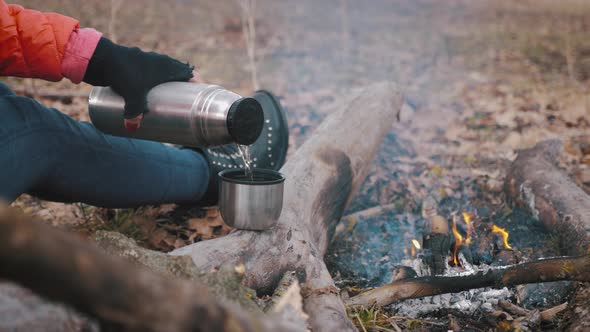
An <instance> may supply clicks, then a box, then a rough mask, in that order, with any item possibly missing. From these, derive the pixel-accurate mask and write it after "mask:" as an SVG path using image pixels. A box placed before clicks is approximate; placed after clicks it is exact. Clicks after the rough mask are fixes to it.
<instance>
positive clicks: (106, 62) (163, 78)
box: [83, 37, 193, 119]
mask: <svg viewBox="0 0 590 332" xmlns="http://www.w3.org/2000/svg"><path fill="white" fill-rule="evenodd" d="M192 71H193V67H191V66H190V65H188V64H185V63H182V62H180V61H178V60H175V59H173V58H171V57H169V56H167V55H163V54H159V53H155V52H144V51H142V50H140V49H139V48H137V47H133V48H130V47H125V46H121V45H117V44H115V43H113V42H112V41H110V40H109V39H107V38H104V37H101V39H100V41H99V42H98V45H97V46H96V50H95V51H94V54H93V55H92V57H91V58H90V61H89V63H88V68H87V69H86V73H85V75H84V79H83V81H84V82H86V83H88V84H91V85H95V86H110V87H111V88H112V89H113V90H114V91H115V92H116V93H118V94H119V95H121V96H122V97H123V98H124V99H125V111H124V113H123V116H124V117H125V118H126V119H131V118H134V117H136V116H138V115H140V114H142V113H147V112H148V109H147V93H148V91H149V90H150V89H151V88H153V87H154V86H156V85H158V84H161V83H165V82H171V81H188V80H189V79H191V78H192V77H193V74H192Z"/></svg>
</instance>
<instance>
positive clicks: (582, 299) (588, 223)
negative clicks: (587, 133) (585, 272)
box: [504, 140, 590, 332]
mask: <svg viewBox="0 0 590 332" xmlns="http://www.w3.org/2000/svg"><path fill="white" fill-rule="evenodd" d="M562 149H563V144H562V142H560V141H558V140H550V141H544V142H541V143H539V144H537V145H536V146H534V147H532V148H530V149H526V150H522V151H519V153H518V157H517V158H516V160H515V161H514V162H513V163H512V165H511V167H510V170H509V172H508V174H507V176H506V180H505V182H504V190H505V192H506V194H507V196H508V197H509V198H511V199H512V201H513V202H514V203H515V204H516V205H518V206H522V207H525V208H527V209H528V210H529V211H530V212H531V213H532V214H533V215H534V216H535V217H537V218H538V219H539V221H540V222H541V223H542V224H543V225H545V227H546V228H547V229H549V230H551V231H553V233H554V234H556V235H557V238H558V240H559V244H560V249H561V254H563V255H578V254H584V253H587V252H589V250H590V236H589V231H590V196H588V194H586V192H585V191H584V190H582V189H581V188H580V187H578V186H577V185H576V183H575V182H574V181H573V180H572V179H571V178H570V177H569V176H568V175H567V174H566V172H565V171H564V170H562V169H561V168H559V167H558V166H557V160H558V159H559V155H560V153H561V151H562ZM588 294H590V286H588V285H587V284H583V285H580V286H579V287H578V289H577V290H576V293H575V294H574V296H573V299H574V300H573V301H571V302H570V305H569V308H568V310H567V311H568V312H567V313H566V316H567V317H568V321H569V324H568V327H567V329H566V330H567V331H576V332H577V331H585V330H587V329H588V327H589V326H590V323H588V322H590V308H589V307H588V304H589V303H590V301H588V300H587V295H588Z"/></svg>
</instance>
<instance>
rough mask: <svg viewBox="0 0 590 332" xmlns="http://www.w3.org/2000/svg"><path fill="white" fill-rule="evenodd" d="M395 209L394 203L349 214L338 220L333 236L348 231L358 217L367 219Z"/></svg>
mask: <svg viewBox="0 0 590 332" xmlns="http://www.w3.org/2000/svg"><path fill="white" fill-rule="evenodd" d="M396 207H397V204H395V203H391V204H386V205H377V206H373V207H370V208H368V209H365V210H361V211H357V212H354V213H351V214H349V215H346V216H344V217H342V218H341V219H340V223H338V225H337V226H336V231H335V232H334V236H338V235H340V234H342V233H345V232H347V231H350V230H351V229H352V228H353V227H354V225H355V224H356V220H357V219H358V218H359V217H360V218H368V217H372V216H376V215H378V214H380V213H383V212H385V211H390V210H393V209H395V208H396Z"/></svg>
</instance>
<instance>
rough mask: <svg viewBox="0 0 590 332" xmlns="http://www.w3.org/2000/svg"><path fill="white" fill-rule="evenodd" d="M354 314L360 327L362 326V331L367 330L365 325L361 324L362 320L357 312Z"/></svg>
mask: <svg viewBox="0 0 590 332" xmlns="http://www.w3.org/2000/svg"><path fill="white" fill-rule="evenodd" d="M354 316H355V317H356V319H357V320H358V321H359V324H361V327H362V328H363V331H364V332H367V329H366V328H365V325H363V321H362V320H361V317H360V316H359V314H355V315H354Z"/></svg>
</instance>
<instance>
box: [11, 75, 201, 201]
mask: <svg viewBox="0 0 590 332" xmlns="http://www.w3.org/2000/svg"><path fill="white" fill-rule="evenodd" d="M122 121H123V120H122V118H121V122H122ZM208 182H209V166H208V163H207V160H206V159H205V157H204V156H203V155H202V154H200V153H198V152H195V151H194V150H189V149H177V148H174V147H169V146H166V145H163V144H160V143H156V142H149V141H144V140H136V139H129V138H121V137H115V136H110V135H105V134H103V133H101V132H100V131H98V130H97V129H96V128H94V126H92V125H91V124H90V123H87V122H78V121H75V120H74V119H72V118H70V117H68V116H67V115H65V114H63V113H61V112H59V111H57V110H56V109H52V108H47V107H45V106H43V105H41V104H39V103H38V102H36V101H35V100H33V99H31V98H27V97H20V96H16V95H15V94H14V93H13V92H12V91H11V90H10V89H9V88H8V87H7V86H6V85H4V84H2V83H0V199H3V200H5V201H8V202H12V201H13V200H15V199H16V198H17V197H18V196H19V195H20V194H22V193H28V194H31V195H33V196H37V197H40V198H42V199H46V200H51V201H59V202H84V203H87V204H92V205H96V206H102V207H111V208H129V207H135V206H139V205H145V204H160V203H179V204H195V203H197V202H198V201H199V199H201V197H202V196H203V194H204V193H205V191H206V189H207V185H208Z"/></svg>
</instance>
